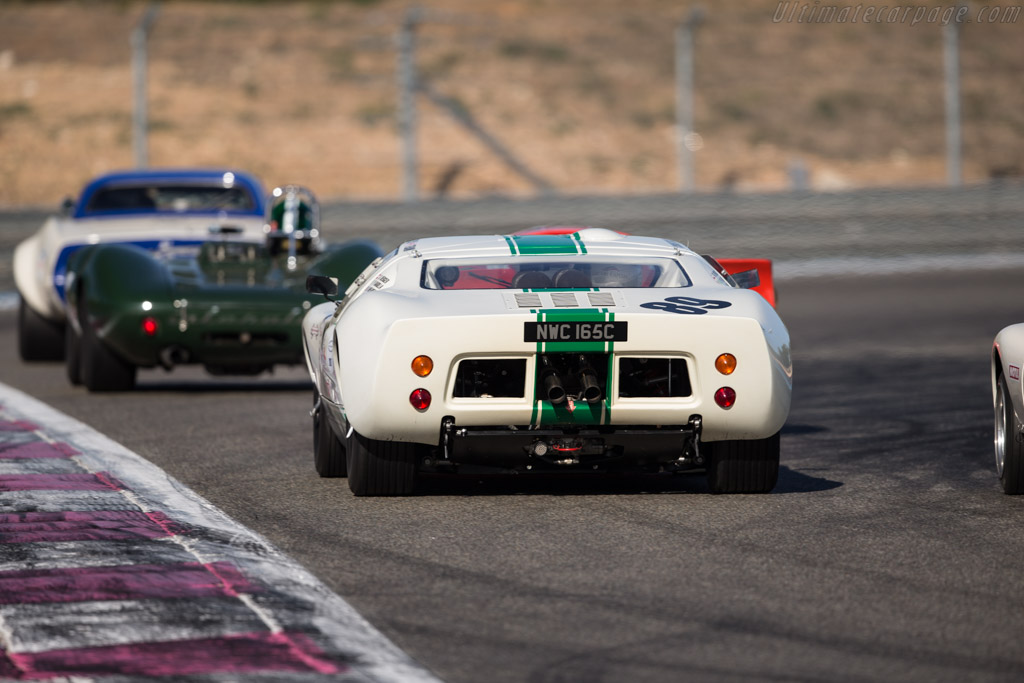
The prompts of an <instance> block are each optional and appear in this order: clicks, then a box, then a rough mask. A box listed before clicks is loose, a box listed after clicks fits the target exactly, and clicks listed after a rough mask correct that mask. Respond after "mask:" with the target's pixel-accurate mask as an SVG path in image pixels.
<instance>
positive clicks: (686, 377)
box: [619, 358, 693, 398]
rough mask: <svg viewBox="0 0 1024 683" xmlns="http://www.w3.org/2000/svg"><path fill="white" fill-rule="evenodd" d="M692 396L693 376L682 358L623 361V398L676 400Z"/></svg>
mask: <svg viewBox="0 0 1024 683" xmlns="http://www.w3.org/2000/svg"><path fill="white" fill-rule="evenodd" d="M692 394H693V389H692V387H691V386H690V372H689V370H688V369H687V367H686V360H684V359H682V358H620V359H619V396H620V397H622V398H675V397H681V396H690V395H692Z"/></svg>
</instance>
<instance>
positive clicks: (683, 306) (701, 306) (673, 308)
mask: <svg viewBox="0 0 1024 683" xmlns="http://www.w3.org/2000/svg"><path fill="white" fill-rule="evenodd" d="M730 306H732V304H731V303H729V302H728V301H718V300H716V299H696V298H694V297H692V296H670V297H668V298H666V299H665V300H664V301H649V302H647V303H645V304H640V307H641V308H650V309H653V310H655V311H668V312H669V313H681V314H683V315H704V314H705V313H707V312H708V311H714V310H718V309H720V308H729V307H730Z"/></svg>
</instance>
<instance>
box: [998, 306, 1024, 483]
mask: <svg viewBox="0 0 1024 683" xmlns="http://www.w3.org/2000/svg"><path fill="white" fill-rule="evenodd" d="M1022 366H1024V323H1021V324H1017V325H1010V326H1009V327H1004V328H1003V329H1002V330H1000V332H999V334H997V335H996V338H995V341H994V342H993V343H992V405H993V409H994V411H993V412H994V413H995V439H994V441H995V455H996V474H997V475H999V483H1000V484H1002V486H1003V491H1004V492H1005V493H1009V494H1019V493H1024V443H1022V441H1024V422H1022V420H1021V417H1022V416H1024V387H1022V385H1021V378H1020V372H1021V367H1022Z"/></svg>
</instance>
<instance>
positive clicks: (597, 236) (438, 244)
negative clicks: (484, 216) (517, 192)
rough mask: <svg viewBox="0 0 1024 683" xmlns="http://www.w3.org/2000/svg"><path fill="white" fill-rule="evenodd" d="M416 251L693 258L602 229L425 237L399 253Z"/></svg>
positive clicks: (653, 240)
mask: <svg viewBox="0 0 1024 683" xmlns="http://www.w3.org/2000/svg"><path fill="white" fill-rule="evenodd" d="M412 250H415V251H417V252H418V253H419V254H420V255H422V256H423V257H424V258H463V257H485V258H490V257H501V256H506V257H508V256H512V257H515V256H522V257H532V256H558V255H563V256H564V255H583V254H591V253H593V254H607V255H611V254H615V255H620V256H621V255H626V254H630V255H636V256H641V255H642V256H673V255H683V254H687V255H689V254H692V253H693V252H691V251H690V250H689V249H687V248H686V247H685V246H683V245H682V244H679V243H678V242H674V241H672V240H668V239H662V238H660V237H638V236H635V235H624V234H622V233H620V232H616V231H614V230H606V229H604V228H581V229H579V230H577V231H575V232H571V233H569V232H566V233H559V234H512V235H466V236H458V237H425V238H421V239H419V240H416V241H414V242H407V243H405V244H404V245H402V246H401V247H400V248H399V251H400V252H401V251H412Z"/></svg>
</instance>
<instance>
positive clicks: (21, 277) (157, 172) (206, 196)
mask: <svg viewBox="0 0 1024 683" xmlns="http://www.w3.org/2000/svg"><path fill="white" fill-rule="evenodd" d="M265 213H266V193H265V192H264V190H263V186H262V184H261V183H260V181H259V180H257V179H256V178H255V177H253V176H251V175H249V174H247V173H243V172H241V171H237V170H232V169H217V168H211V169H141V170H132V171H121V172H115V173H109V174H105V175H101V176H99V177H97V178H95V179H93V180H92V181H91V182H89V183H88V184H87V185H86V186H85V188H84V189H83V190H82V193H81V195H80V196H79V198H78V200H77V201H76V202H74V203H70V202H68V203H66V204H65V210H64V211H63V213H62V214H61V215H59V216H51V217H49V218H48V219H47V220H46V222H45V223H44V224H43V226H42V228H41V229H40V230H39V231H38V232H37V233H35V234H34V235H32V236H31V237H29V238H28V239H26V240H24V241H23V242H21V243H20V244H18V246H17V247H16V248H15V251H14V282H15V285H16V286H17V289H18V293H19V295H20V299H21V301H20V304H19V315H18V349H19V353H20V355H21V358H22V359H23V360H61V359H62V358H63V357H64V345H65V332H64V327H65V313H64V303H65V296H64V285H65V282H64V279H65V271H66V268H67V263H68V259H69V257H70V256H71V254H72V253H74V252H75V250H77V249H80V248H81V247H84V246H87V245H90V244H99V243H104V244H108V243H113V244H131V245H136V246H140V247H143V248H146V249H153V250H156V249H162V248H169V247H175V246H184V245H196V244H201V243H203V242H205V241H207V240H208V239H209V238H210V236H211V234H224V233H235V234H239V235H246V236H247V235H251V236H253V237H262V236H263V234H264V226H265V224H266V220H265Z"/></svg>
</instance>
